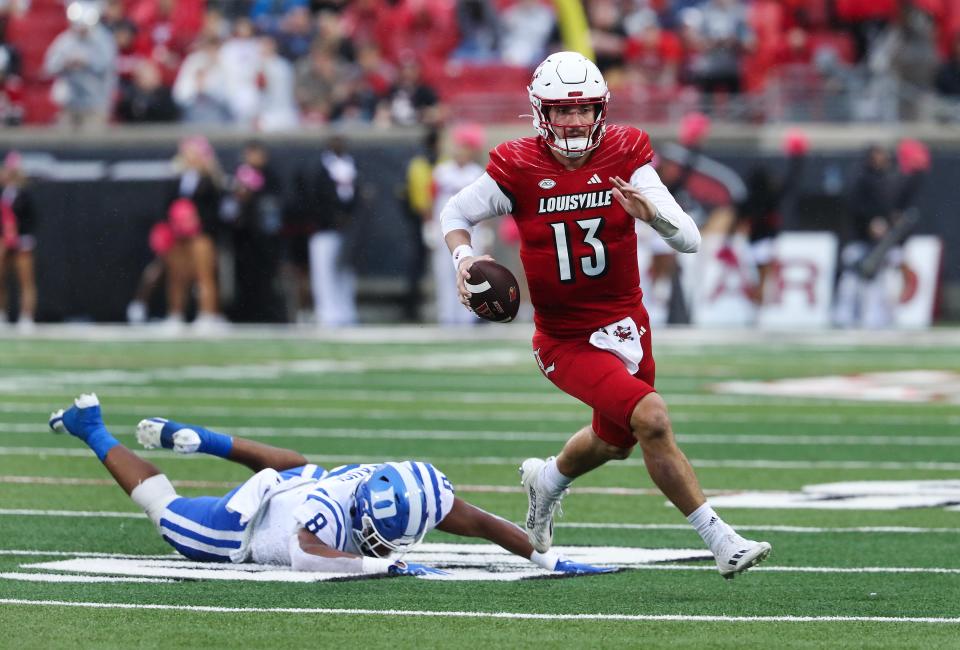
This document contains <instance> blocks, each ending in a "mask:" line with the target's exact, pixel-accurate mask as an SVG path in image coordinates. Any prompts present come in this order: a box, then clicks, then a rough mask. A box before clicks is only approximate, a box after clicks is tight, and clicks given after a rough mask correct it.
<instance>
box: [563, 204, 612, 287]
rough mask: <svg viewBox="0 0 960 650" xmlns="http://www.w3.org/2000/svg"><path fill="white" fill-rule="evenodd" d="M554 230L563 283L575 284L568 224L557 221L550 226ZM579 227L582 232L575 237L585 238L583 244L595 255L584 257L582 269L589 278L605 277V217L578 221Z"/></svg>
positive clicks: (581, 264)
mask: <svg viewBox="0 0 960 650" xmlns="http://www.w3.org/2000/svg"><path fill="white" fill-rule="evenodd" d="M549 225H550V227H551V228H553V238H554V242H555V243H556V245H557V266H558V267H559V271H560V281H561V282H574V280H575V278H574V268H573V264H572V262H571V260H570V233H569V230H570V229H569V228H568V227H567V224H566V223H565V222H563V221H557V222H554V223H551V224H549ZM577 225H578V226H579V227H580V230H581V232H580V233H575V236H577V235H578V236H580V237H582V238H583V243H585V244H589V245H590V246H591V247H592V248H593V255H584V256H583V257H581V258H579V259H580V269H581V270H582V271H583V274H584V275H586V276H587V277H589V278H595V277H598V276H601V275H603V274H604V273H605V272H606V270H607V248H606V246H604V244H603V241H601V240H600V238H599V235H600V231H601V230H603V217H594V218H593V219H578V220H577Z"/></svg>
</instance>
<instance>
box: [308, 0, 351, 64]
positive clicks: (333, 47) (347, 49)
mask: <svg viewBox="0 0 960 650" xmlns="http://www.w3.org/2000/svg"><path fill="white" fill-rule="evenodd" d="M316 28H317V29H316V32H317V33H316V36H315V37H314V39H313V43H312V45H311V48H322V49H324V50H326V51H327V52H329V53H330V54H331V55H333V56H335V57H336V58H337V59H339V60H340V61H343V62H350V63H353V62H354V61H356V59H357V53H356V48H355V47H354V42H353V40H351V39H350V38H348V37H347V35H346V32H345V28H344V21H343V19H342V18H341V17H340V15H339V14H336V13H334V12H332V11H320V12H319V13H317V18H316Z"/></svg>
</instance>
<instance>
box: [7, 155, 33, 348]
mask: <svg viewBox="0 0 960 650" xmlns="http://www.w3.org/2000/svg"><path fill="white" fill-rule="evenodd" d="M0 184H2V186H3V189H2V192H0V323H3V322H6V317H7V297H6V289H7V282H6V271H7V268H10V267H12V268H13V270H14V272H15V273H16V276H17V282H18V284H19V289H20V310H19V316H18V319H17V327H18V329H19V330H20V331H21V332H23V333H29V332H31V331H32V330H33V322H34V320H33V319H34V316H35V314H36V309H37V283H36V279H35V277H34V266H33V251H34V249H35V248H36V246H37V240H36V237H35V235H34V233H35V232H36V227H37V224H36V212H35V211H34V209H33V201H32V200H31V195H30V189H29V187H28V186H27V177H26V174H24V172H23V167H22V165H21V157H20V154H19V153H18V152H16V151H11V152H10V153H8V154H7V156H6V158H4V161H3V167H2V168H0Z"/></svg>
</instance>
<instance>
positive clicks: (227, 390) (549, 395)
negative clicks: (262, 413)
mask: <svg viewBox="0 0 960 650" xmlns="http://www.w3.org/2000/svg"><path fill="white" fill-rule="evenodd" d="M4 379H12V378H11V377H5V378H4ZM418 381H419V380H418V378H409V379H404V380H403V387H402V388H394V387H392V386H381V385H379V384H378V383H377V379H376V378H370V384H371V387H370V388H357V389H343V388H328V387H324V386H307V387H287V388H267V387H264V388H246V387H239V386H238V387H227V386H222V387H216V386H214V387H211V386H196V387H190V388H181V387H176V386H164V387H156V386H137V387H130V386H112V385H108V386H104V385H103V384H99V385H98V386H93V387H92V388H94V389H97V390H99V392H100V393H101V397H103V398H106V399H109V398H111V397H130V398H137V399H148V398H157V399H161V398H162V399H169V400H178V399H181V398H183V399H192V400H198V399H211V400H220V401H227V402H231V401H244V400H248V399H259V400H268V401H278V402H285V401H310V400H327V401H330V400H357V401H359V400H371V401H378V402H400V403H406V402H410V401H413V400H419V401H432V402H451V403H454V404H488V403H492V404H502V403H506V404H522V405H529V406H537V405H540V404H543V403H551V404H567V405H572V406H575V405H578V404H579V402H577V401H576V400H574V399H573V398H571V397H568V396H567V395H565V394H563V393H561V392H559V391H556V390H553V389H552V388H551V387H549V386H548V385H547V384H546V382H543V383H542V384H540V383H537V382H536V381H534V382H532V383H531V387H532V388H540V389H542V390H536V389H535V390H527V391H519V392H518V391H512V392H506V391H485V390H483V389H482V388H481V389H478V388H477V387H476V386H475V385H473V386H470V387H469V388H468V385H467V384H466V383H464V385H463V386H462V387H461V386H458V385H457V381H456V380H455V379H452V378H449V377H448V378H444V379H443V383H444V384H445V386H439V385H438V384H439V383H440V380H435V381H430V382H426V383H424V386H425V387H429V388H431V389H433V390H412V388H414V387H416V386H418V385H419V384H418ZM664 383H665V384H669V383H670V381H669V380H665V382H664ZM78 384H83V385H85V386H90V384H89V383H87V382H85V381H84V379H83V378H77V379H76V380H75V381H72V382H70V384H69V385H57V384H53V385H44V386H31V387H29V388H28V387H26V386H24V388H23V389H22V390H16V391H11V392H10V395H11V396H13V397H20V396H30V397H44V396H48V395H62V394H63V393H64V391H65V390H66V389H67V388H68V387H69V386H76V385H78ZM2 387H3V384H0V390H2ZM90 389H91V388H88V389H87V390H90ZM664 398H665V399H666V400H667V401H668V402H669V403H670V404H673V405H680V404H682V405H689V406H760V407H768V408H776V407H794V408H797V407H804V406H826V405H829V406H835V407H840V408H842V407H848V408H851V409H862V408H863V407H864V404H863V403H862V402H861V401H855V400H836V399H832V400H831V399H825V398H815V397H790V396H776V397H773V396H771V397H766V396H753V395H715V394H699V393H681V392H675V391H670V390H667V391H666V392H665V393H664ZM870 406H871V408H874V409H877V408H884V407H886V408H894V407H902V406H911V405H910V404H906V405H899V404H885V403H879V404H871V405H870ZM913 406H915V407H917V408H919V405H913ZM923 406H927V405H923ZM711 415H713V414H709V415H704V416H703V417H705V418H707V417H710V416H711ZM720 415H722V414H720ZM800 415H801V416H803V417H809V418H823V419H824V420H825V421H827V422H832V421H834V420H835V419H838V418H847V417H848V416H843V415H827V414H800ZM851 416H852V417H853V418H854V419H855V421H857V420H856V418H857V417H858V416H857V415H856V414H851ZM891 416H892V417H894V418H902V419H903V421H904V423H915V422H941V421H942V418H939V417H937V416H933V415H922V414H916V415H910V416H898V415H896V414H891ZM875 417H876V419H877V420H882V419H883V417H882V416H875ZM845 421H846V420H845Z"/></svg>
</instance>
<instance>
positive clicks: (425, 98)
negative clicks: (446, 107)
mask: <svg viewBox="0 0 960 650" xmlns="http://www.w3.org/2000/svg"><path fill="white" fill-rule="evenodd" d="M385 104H386V108H387V112H388V114H389V116H390V121H391V122H392V123H393V124H396V125H399V126H411V125H414V124H436V123H437V122H438V120H439V118H440V109H441V107H440V98H439V97H438V96H437V91H435V90H434V89H433V87H432V86H430V85H429V84H427V83H426V82H424V81H423V80H422V79H421V77H420V65H419V64H418V63H417V61H416V59H414V58H412V57H408V58H406V59H404V60H403V61H402V62H401V64H400V73H399V76H398V78H397V82H396V83H395V84H394V85H393V86H392V87H391V88H390V92H389V93H388V95H387V97H386V100H385Z"/></svg>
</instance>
